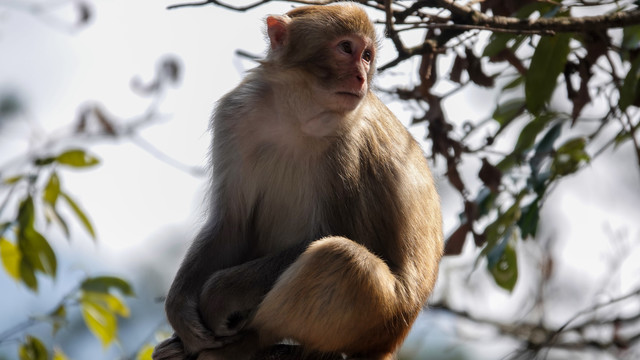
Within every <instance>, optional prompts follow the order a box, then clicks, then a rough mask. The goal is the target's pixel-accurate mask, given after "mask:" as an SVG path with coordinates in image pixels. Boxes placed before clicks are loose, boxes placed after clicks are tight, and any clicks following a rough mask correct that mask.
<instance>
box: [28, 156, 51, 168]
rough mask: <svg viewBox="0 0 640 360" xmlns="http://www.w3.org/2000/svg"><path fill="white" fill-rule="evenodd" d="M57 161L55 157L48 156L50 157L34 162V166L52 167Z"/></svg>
mask: <svg viewBox="0 0 640 360" xmlns="http://www.w3.org/2000/svg"><path fill="white" fill-rule="evenodd" d="M55 161H56V158H55V157H53V156H48V157H44V158H37V159H35V160H33V164H34V165H36V166H47V165H51V164H53V163H54V162H55Z"/></svg>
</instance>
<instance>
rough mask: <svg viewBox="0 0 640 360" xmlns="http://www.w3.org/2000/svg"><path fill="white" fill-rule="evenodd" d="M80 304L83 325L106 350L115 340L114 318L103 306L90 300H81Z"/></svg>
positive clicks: (115, 321)
mask: <svg viewBox="0 0 640 360" xmlns="http://www.w3.org/2000/svg"><path fill="white" fill-rule="evenodd" d="M80 304H81V308H82V318H83V319H84V322H85V324H86V325H87V327H88V328H89V330H90V331H91V333H93V335H94V336H95V337H97V338H98V339H99V340H100V342H101V343H102V346H103V347H105V348H106V347H107V346H108V345H109V344H111V342H112V341H114V340H115V339H116V335H117V329H118V324H117V319H116V316H115V315H114V314H113V313H112V312H111V311H109V310H108V309H107V308H105V306H103V305H102V304H100V303H96V302H94V301H92V300H91V299H84V298H83V299H81V300H80Z"/></svg>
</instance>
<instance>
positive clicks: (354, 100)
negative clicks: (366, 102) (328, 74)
mask: <svg viewBox="0 0 640 360" xmlns="http://www.w3.org/2000/svg"><path fill="white" fill-rule="evenodd" d="M335 98H336V101H335V104H336V106H337V107H338V108H340V110H342V111H351V110H355V109H356V108H357V107H358V105H360V102H362V99H363V98H364V95H360V94H358V93H352V92H347V91H340V92H337V93H335Z"/></svg>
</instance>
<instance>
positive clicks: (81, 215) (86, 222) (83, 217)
mask: <svg viewBox="0 0 640 360" xmlns="http://www.w3.org/2000/svg"><path fill="white" fill-rule="evenodd" d="M60 195H62V197H63V198H64V199H65V200H66V201H67V203H68V204H69V206H70V207H71V210H73V212H74V213H75V214H76V216H77V217H78V220H80V222H81V223H82V225H84V228H85V229H86V230H87V232H88V233H89V234H90V235H91V237H92V238H94V239H95V238H96V232H95V230H94V229H93V225H91V221H89V218H88V217H87V215H85V213H84V211H82V209H80V207H79V206H78V204H76V202H75V201H73V199H72V198H71V197H70V196H69V195H68V194H67V193H65V192H62V191H61V192H60Z"/></svg>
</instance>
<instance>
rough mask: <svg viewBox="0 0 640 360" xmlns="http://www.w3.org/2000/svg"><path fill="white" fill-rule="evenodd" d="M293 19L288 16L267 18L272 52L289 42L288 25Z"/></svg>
mask: <svg viewBox="0 0 640 360" xmlns="http://www.w3.org/2000/svg"><path fill="white" fill-rule="evenodd" d="M290 22H291V18H290V17H288V16H286V15H271V16H269V17H267V34H268V35H269V41H270V42H271V50H278V49H280V48H281V47H282V46H283V45H284V43H285V42H286V40H287V35H288V25H289V23H290Z"/></svg>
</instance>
